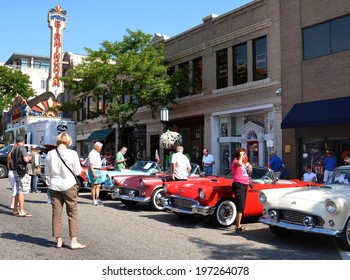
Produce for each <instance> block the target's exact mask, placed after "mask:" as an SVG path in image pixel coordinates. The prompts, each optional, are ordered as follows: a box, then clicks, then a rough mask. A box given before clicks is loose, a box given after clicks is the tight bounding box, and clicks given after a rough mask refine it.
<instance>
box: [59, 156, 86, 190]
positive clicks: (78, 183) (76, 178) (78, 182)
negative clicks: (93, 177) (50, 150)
mask: <svg viewBox="0 0 350 280" xmlns="http://www.w3.org/2000/svg"><path fill="white" fill-rule="evenodd" d="M55 150H56V152H57V154H58V156H59V157H60V159H61V160H62V162H63V164H64V165H65V166H66V167H67V168H68V170H69V171H70V173H72V174H73V176H74V178H75V181H76V183H77V185H78V188H79V187H80V180H79V179H78V177H77V175H75V174H74V173H73V171H72V169H70V168H69V166H68V165H67V164H66V162H65V161H64V160H63V158H62V157H61V155H60V153H59V152H58V150H57V149H55Z"/></svg>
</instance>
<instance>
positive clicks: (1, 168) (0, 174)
mask: <svg viewBox="0 0 350 280" xmlns="http://www.w3.org/2000/svg"><path fill="white" fill-rule="evenodd" d="M7 173H8V169H7V167H6V166H5V165H3V164H0V179H3V178H6V177H7Z"/></svg>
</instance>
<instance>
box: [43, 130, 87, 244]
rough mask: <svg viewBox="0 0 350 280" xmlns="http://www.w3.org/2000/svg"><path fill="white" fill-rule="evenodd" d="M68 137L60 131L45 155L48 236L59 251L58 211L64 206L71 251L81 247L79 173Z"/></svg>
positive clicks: (60, 233)
mask: <svg viewBox="0 0 350 280" xmlns="http://www.w3.org/2000/svg"><path fill="white" fill-rule="evenodd" d="M71 144H72V137H71V136H70V135H69V134H68V133H66V132H63V133H61V134H59V135H58V136H57V138H56V145H57V149H53V150H51V151H50V152H48V153H47V155H46V160H45V174H46V176H47V179H48V187H49V189H50V193H51V203H52V236H53V237H55V238H56V248H58V249H59V248H62V246H63V240H62V211H63V206H64V205H66V212H67V216H68V226H69V236H70V246H69V248H70V249H72V250H76V249H84V248H86V246H85V245H83V244H80V243H79V242H78V241H77V235H78V186H77V185H78V184H77V181H76V175H79V174H80V173H81V172H82V168H81V165H80V161H79V157H78V154H77V152H76V151H74V150H71V149H68V147H69V146H70V145H71Z"/></svg>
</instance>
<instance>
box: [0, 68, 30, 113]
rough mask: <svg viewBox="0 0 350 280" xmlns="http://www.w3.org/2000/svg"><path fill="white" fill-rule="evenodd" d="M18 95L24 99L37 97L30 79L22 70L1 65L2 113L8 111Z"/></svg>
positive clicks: (0, 109)
mask: <svg viewBox="0 0 350 280" xmlns="http://www.w3.org/2000/svg"><path fill="white" fill-rule="evenodd" d="M17 95H21V96H22V97H23V98H24V99H28V98H29V97H32V96H34V95H35V92H34V90H33V88H32V85H31V81H30V77H29V76H28V75H27V74H23V73H22V72H21V71H20V70H16V69H14V68H10V67H8V66H5V65H0V111H4V110H6V109H8V108H9V107H10V106H11V104H12V100H13V99H14V98H15V97H16V96H17Z"/></svg>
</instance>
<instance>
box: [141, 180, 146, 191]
mask: <svg viewBox="0 0 350 280" xmlns="http://www.w3.org/2000/svg"><path fill="white" fill-rule="evenodd" d="M140 188H141V189H143V188H145V182H144V181H143V180H142V179H141V180H140Z"/></svg>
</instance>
